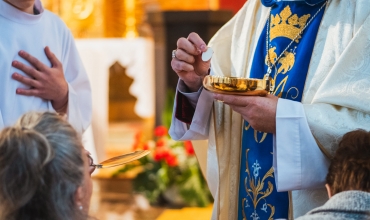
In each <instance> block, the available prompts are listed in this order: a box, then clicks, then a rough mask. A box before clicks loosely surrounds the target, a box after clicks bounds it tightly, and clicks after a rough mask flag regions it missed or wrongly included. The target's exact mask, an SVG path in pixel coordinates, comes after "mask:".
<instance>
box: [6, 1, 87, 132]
mask: <svg viewBox="0 0 370 220" xmlns="http://www.w3.org/2000/svg"><path fill="white" fill-rule="evenodd" d="M35 6H36V8H37V9H38V11H39V12H40V14H38V15H31V14H27V13H25V12H22V11H20V10H18V9H16V8H15V7H13V6H11V5H9V4H8V3H6V2H4V1H3V0H0V30H1V34H0V129H1V128H3V127H5V126H9V125H12V124H14V123H15V121H16V120H17V119H18V118H19V117H20V116H21V115H22V114H24V113H26V112H28V111H55V110H54V109H53V107H52V105H51V102H50V100H44V99H41V98H38V97H35V96H23V95H17V94H16V92H15V91H16V89H17V88H29V86H26V85H24V84H22V83H20V82H18V81H16V80H14V79H12V77H11V75H12V74H13V73H15V72H16V73H19V74H21V75H23V76H26V77H29V76H27V74H25V73H23V72H22V71H20V70H19V69H16V68H14V67H13V66H12V62H13V61H20V62H22V63H24V64H26V65H30V64H29V63H28V62H27V61H26V60H24V59H23V58H21V57H20V56H19V55H18V52H19V51H20V50H24V51H26V52H28V53H29V54H31V55H32V56H34V57H36V58H37V59H38V60H40V61H41V62H42V63H44V64H46V65H48V66H51V63H50V61H49V60H48V58H47V57H46V55H45V52H44V48H45V47H46V46H49V48H50V50H51V51H52V52H53V53H54V54H55V56H56V57H57V58H58V59H59V61H60V62H61V63H62V64H63V71H64V77H65V79H66V81H67V83H68V109H67V116H68V121H69V122H70V123H71V124H72V125H73V127H74V128H75V129H76V130H77V131H78V132H80V133H82V132H83V131H84V130H85V129H86V128H87V127H88V126H89V124H90V122H91V114H92V106H91V89H90V84H89V80H88V77H87V74H86V72H85V69H84V67H83V65H82V62H81V60H80V57H79V55H78V51H77V49H76V46H75V43H74V40H73V36H72V34H71V33H70V31H69V29H68V28H67V27H66V25H65V24H64V23H63V21H61V20H60V19H59V18H58V17H57V16H56V15H54V14H52V13H51V12H49V11H47V10H44V9H43V7H42V5H41V2H40V1H39V0H36V2H35Z"/></svg>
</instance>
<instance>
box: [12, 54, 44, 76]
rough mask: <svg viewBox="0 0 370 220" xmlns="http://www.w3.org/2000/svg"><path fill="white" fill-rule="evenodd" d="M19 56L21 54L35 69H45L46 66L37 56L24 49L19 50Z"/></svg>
mask: <svg viewBox="0 0 370 220" xmlns="http://www.w3.org/2000/svg"><path fill="white" fill-rule="evenodd" d="M18 54H19V56H21V57H22V58H23V59H25V60H27V61H28V62H29V63H30V64H31V65H32V66H33V67H35V68H36V69H37V70H40V71H43V70H45V68H46V66H45V65H44V64H43V63H42V62H40V61H39V60H38V59H37V58H35V57H34V56H32V55H30V54H29V53H27V52H26V51H23V50H21V51H19V53H18Z"/></svg>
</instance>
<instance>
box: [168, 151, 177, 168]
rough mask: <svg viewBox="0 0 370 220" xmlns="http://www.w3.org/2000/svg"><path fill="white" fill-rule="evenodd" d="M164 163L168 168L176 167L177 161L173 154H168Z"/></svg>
mask: <svg viewBox="0 0 370 220" xmlns="http://www.w3.org/2000/svg"><path fill="white" fill-rule="evenodd" d="M166 163H167V164H168V166H170V167H175V166H177V165H178V161H177V157H176V156H175V155H173V154H169V155H168V156H167V157H166Z"/></svg>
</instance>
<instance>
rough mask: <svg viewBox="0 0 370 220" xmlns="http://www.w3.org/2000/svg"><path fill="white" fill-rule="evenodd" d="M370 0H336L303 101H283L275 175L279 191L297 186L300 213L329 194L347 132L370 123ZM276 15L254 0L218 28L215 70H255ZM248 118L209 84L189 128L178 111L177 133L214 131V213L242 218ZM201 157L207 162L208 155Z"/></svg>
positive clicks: (210, 177) (207, 135)
mask: <svg viewBox="0 0 370 220" xmlns="http://www.w3.org/2000/svg"><path fill="white" fill-rule="evenodd" d="M368 3H369V2H368V0H357V1H356V0H331V1H329V5H328V6H327V8H326V10H325V14H324V16H323V19H322V21H321V25H320V27H319V31H318V34H317V38H316V41H315V46H314V49H313V53H312V58H311V62H310V66H309V69H308V74H307V79H306V82H305V87H304V93H303V98H302V102H301V103H294V102H293V101H289V100H283V99H279V101H278V106H277V115H276V134H275V135H274V171H275V174H274V175H275V178H276V181H277V182H276V185H277V190H278V191H293V192H292V205H293V210H294V217H297V216H300V215H303V214H305V213H306V212H307V211H309V210H310V209H312V208H314V207H317V206H320V205H322V204H323V203H324V202H325V201H326V199H327V196H326V191H325V190H324V182H325V176H326V172H327V167H328V165H329V160H328V159H327V158H330V157H331V155H333V153H334V152H335V149H336V147H337V145H338V142H339V140H340V138H341V137H342V135H343V134H344V133H346V132H348V131H351V130H355V129H358V128H362V129H365V130H368V129H369V128H370V107H369V106H370V87H369V85H370V16H369V15H370V7H369V6H368ZM268 16H269V9H268V8H266V7H264V6H263V5H262V4H261V2H260V0H249V1H248V2H247V3H246V4H245V5H244V7H243V8H242V9H241V10H240V11H239V12H238V13H237V15H236V16H235V17H234V18H233V19H231V20H230V21H229V22H228V23H227V24H226V25H225V26H224V27H222V28H221V29H220V30H219V31H218V33H217V34H216V35H215V36H214V37H213V39H212V40H211V42H210V44H209V45H210V46H211V47H212V48H213V49H214V51H215V53H214V56H213V58H212V72H213V73H214V74H215V75H225V76H234V77H248V76H249V70H250V69H251V65H252V61H253V57H254V50H255V48H256V46H257V41H258V39H259V36H260V33H261V32H262V30H263V28H264V25H265V24H266V20H267V18H268ZM303 37H304V36H303ZM180 84H181V82H180ZM175 108H176V106H175ZM242 124H243V120H242V117H241V116H240V114H238V113H236V112H233V111H232V110H231V109H230V107H228V106H227V105H223V104H222V103H219V102H213V100H212V96H211V95H210V94H209V92H207V91H204V90H203V91H202V92H201V94H200V95H199V100H198V102H197V104H196V109H195V114H194V117H193V120H192V122H191V125H190V127H189V128H188V126H187V125H186V124H184V123H182V122H181V121H179V120H177V119H176V118H174V117H173V120H172V125H171V128H170V135H171V136H172V138H174V139H181V140H185V139H191V140H197V139H198V140H199V139H208V149H207V151H208V153H207V174H206V176H207V182H208V185H209V188H210V190H211V192H212V195H213V196H214V199H215V204H214V209H213V217H212V219H221V220H224V219H237V204H238V189H239V186H238V184H239V173H240V172H239V166H240V145H241V131H242ZM198 159H199V160H200V161H201V163H202V160H205V158H202V157H198ZM318 187H319V188H320V187H321V189H317V188H318Z"/></svg>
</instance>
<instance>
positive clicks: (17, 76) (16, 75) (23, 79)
mask: <svg viewBox="0 0 370 220" xmlns="http://www.w3.org/2000/svg"><path fill="white" fill-rule="evenodd" d="M12 78H13V79H15V80H17V81H18V82H21V83H23V84H25V85H28V86H31V87H34V88H38V87H40V86H41V84H40V82H38V81H37V80H35V79H31V78H29V77H25V76H22V75H21V74H19V73H13V75H12Z"/></svg>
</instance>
